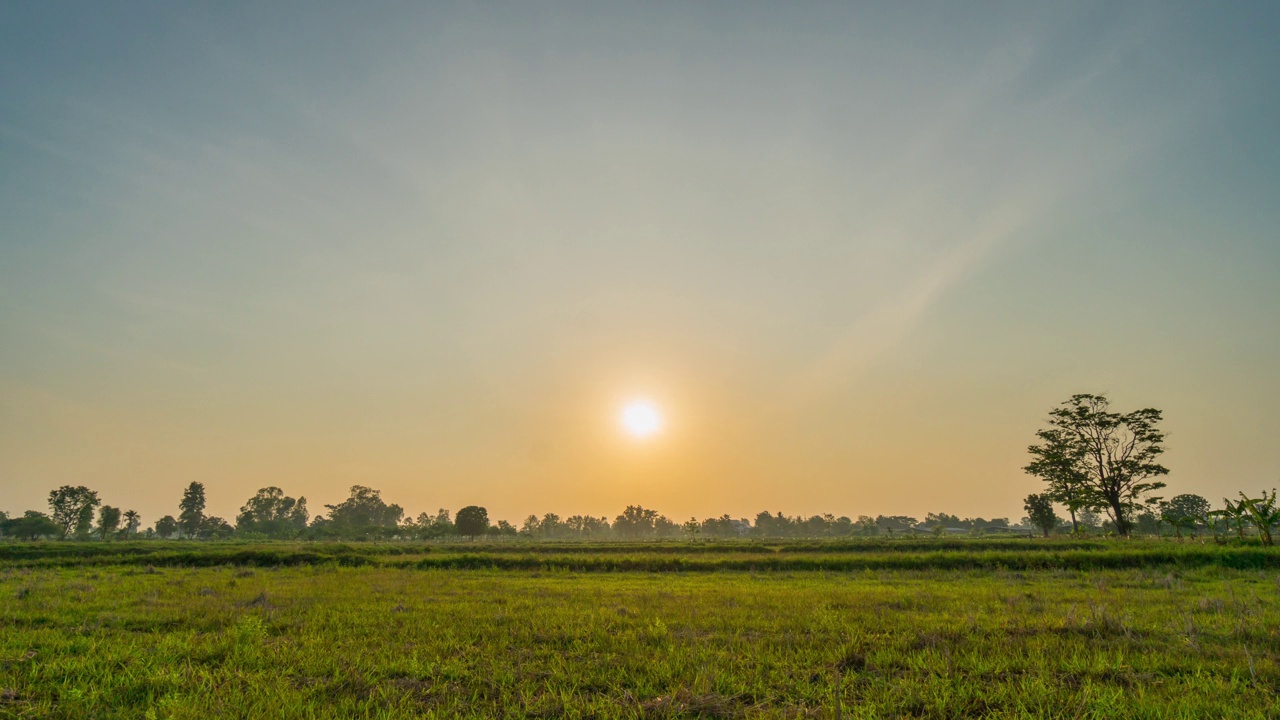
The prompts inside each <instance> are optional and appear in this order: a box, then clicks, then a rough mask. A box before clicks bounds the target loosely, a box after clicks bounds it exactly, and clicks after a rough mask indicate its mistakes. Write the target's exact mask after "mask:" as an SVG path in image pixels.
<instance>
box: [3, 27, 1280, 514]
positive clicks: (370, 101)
mask: <svg viewBox="0 0 1280 720" xmlns="http://www.w3.org/2000/svg"><path fill="white" fill-rule="evenodd" d="M1277 36H1280V4H1276V3H1274V2H1233V3H1199V2H1186V3H1177V2H1158V3H1141V2H1132V3H1101V2H1100V3H1087V2H1078V3H1077V2H1072V3H1061V2H1042V3H1037V2H1009V3H994V2H980V3H948V2H939V3H924V2H922V3H892V2H885V3H846V2H840V3H831V4H826V3H818V2H812V3H808V2H807V3H759V4H756V3H742V2H706V3H675V2H672V3H667V2H656V3H610V2H601V3H560V2H547V3H513V4H498V3H486V4H471V3H462V4H457V5H453V4H450V3H446V2H441V3H412V2H409V3H383V2H372V3H359V4H353V3H345V2H334V3H323V2H303V3H287V2H278V3H259V2H240V3H237V2H212V3H158V2H157V3H149V2H129V3H70V2H51V3H2V4H0V509H2V510H8V511H9V512H11V513H13V512H21V511H23V510H26V509H46V499H47V496H48V493H49V491H50V490H51V489H53V488H55V487H57V486H59V485H64V484H72V485H81V484H83V485H87V486H89V487H91V488H94V489H96V490H98V491H99V493H100V495H101V497H102V500H103V501H104V502H106V503H108V504H112V505H116V506H119V507H124V508H133V509H136V510H138V511H139V512H141V513H142V514H143V520H144V522H145V523H147V524H150V523H151V522H154V520H155V519H156V518H158V517H159V516H160V515H162V514H168V513H175V512H176V511H177V503H178V501H179V499H180V497H181V493H182V489H183V487H185V486H186V485H187V484H188V483H190V482H192V481H199V482H203V483H204V484H205V485H206V487H207V493H208V498H209V505H208V512H210V513H212V514H217V515H221V516H223V517H226V518H228V519H231V518H234V516H235V514H236V512H237V510H238V508H239V507H240V506H241V505H242V504H243V503H244V501H245V499H247V498H248V497H250V496H251V495H252V494H253V493H254V492H255V491H256V490H257V489H258V488H261V487H264V486H271V485H274V486H279V487H281V488H283V489H284V490H285V492H286V493H288V494H289V495H293V496H297V495H304V496H305V497H307V499H308V502H309V504H310V507H311V509H312V511H313V512H315V511H323V507H322V506H323V505H324V504H326V503H330V504H332V503H336V502H339V501H340V500H342V499H343V498H344V497H345V496H346V491H347V488H348V487H350V486H351V485H354V484H363V485H368V486H371V487H374V488H377V489H380V490H381V491H382V494H383V497H384V498H385V499H386V500H388V501H389V502H395V503H398V504H400V505H402V506H403V507H404V508H405V509H406V510H407V511H408V512H409V513H410V514H417V513H419V512H422V511H428V512H432V513H434V512H435V510H436V509H437V508H447V509H451V510H455V511H456V510H457V509H458V508H459V507H462V506H464V505H470V504H479V505H483V506H485V507H487V508H488V509H489V512H490V517H492V518H494V519H497V518H505V519H509V520H512V521H519V520H520V519H521V518H523V517H524V516H526V515H528V514H530V513H536V514H539V515H540V514H543V513H546V512H556V513H558V514H560V515H561V516H568V515H573V514H589V515H596V516H600V515H607V516H609V517H613V516H614V515H616V514H618V513H619V512H620V511H621V510H622V509H623V507H624V506H626V505H628V504H642V505H645V506H646V507H651V508H654V509H656V510H658V511H660V512H662V513H664V514H666V515H668V516H669V517H672V518H674V519H678V520H682V519H684V518H687V517H690V516H697V517H699V518H704V517H709V516H719V515H721V514H724V513H729V514H731V515H733V516H735V517H740V516H754V515H755V513H757V512H759V511H761V510H770V511H782V512H785V513H787V514H789V515H794V514H805V515H809V514H815V513H826V512H830V513H834V514H836V515H848V516H851V517H856V516H857V515H862V514H867V515H877V514H882V513H883V514H909V515H915V516H918V517H923V516H924V515H925V514H926V513H928V512H948V513H952V514H958V515H961V516H982V517H993V516H1005V517H1010V518H1013V519H1015V520H1016V519H1017V518H1019V517H1021V516H1022V515H1023V514H1024V513H1023V511H1022V498H1023V497H1024V496H1025V495H1026V494H1028V493H1030V492H1036V491H1038V490H1039V488H1040V487H1041V484H1040V483H1039V482H1038V481H1037V480H1035V479H1034V478H1031V477H1028V476H1027V475H1025V474H1024V473H1023V472H1022V470H1021V468H1022V466H1023V465H1025V464H1026V462H1027V461H1028V456H1027V453H1026V448H1027V446H1028V445H1029V444H1031V443H1032V442H1034V440H1035V437H1034V433H1035V431H1036V430H1037V429H1038V428H1040V427H1042V426H1043V425H1044V420H1045V418H1046V416H1047V413H1048V411H1049V410H1050V409H1051V408H1052V407H1054V406H1055V405H1056V404H1058V403H1060V402H1062V401H1064V400H1066V399H1067V398H1068V397H1069V396H1070V395H1072V394H1074V393H1084V392H1089V393H1107V394H1108V396H1109V397H1110V398H1111V400H1112V403H1113V407H1114V408H1116V409H1119V410H1122V411H1126V410H1132V409H1137V408H1141V407H1156V408H1159V409H1161V410H1162V411H1163V412H1164V418H1165V419H1164V423H1163V426H1164V428H1165V429H1166V430H1167V431H1168V433H1169V436H1168V442H1167V447H1168V451H1167V452H1166V454H1165V455H1164V461H1165V464H1166V465H1167V466H1168V467H1169V468H1170V471H1171V472H1170V474H1169V476H1168V477H1167V478H1165V479H1166V480H1167V482H1168V484H1169V488H1168V490H1167V491H1166V492H1165V495H1166V496H1169V495H1173V494H1178V493H1183V492H1194V493H1198V494H1202V495H1205V496H1206V497H1208V498H1210V499H1212V500H1214V501H1215V502H1216V501H1217V500H1218V499H1219V498H1221V497H1223V496H1235V494H1236V493H1237V492H1238V491H1240V490H1246V491H1249V492H1256V491H1258V490H1261V489H1262V488H1270V487H1273V486H1275V485H1276V484H1277V482H1280V321H1277V319H1276V315H1277V310H1280V233H1278V232H1277V228H1278V227H1280V132H1277V131H1278V130H1280V121H1278V120H1277V118H1280V83H1277V82H1276V78H1277V77H1278V76H1280V43H1276V42H1275V38H1276V37H1277ZM636 398H644V399H647V400H648V401H649V402H651V403H652V404H653V405H654V406H655V407H656V408H657V409H658V411H659V412H660V413H661V416H662V423H663V426H662V429H661V431H660V432H658V433H656V434H654V435H652V436H650V437H647V438H635V437H632V436H629V435H628V434H627V433H625V432H623V431H622V429H621V428H620V425H619V416H620V413H622V409H623V407H624V406H625V405H626V403H627V402H629V401H631V400H633V399H636Z"/></svg>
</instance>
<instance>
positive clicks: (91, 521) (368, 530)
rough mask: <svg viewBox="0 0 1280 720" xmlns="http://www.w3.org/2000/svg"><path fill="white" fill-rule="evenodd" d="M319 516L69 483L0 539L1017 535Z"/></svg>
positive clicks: (868, 524)
mask: <svg viewBox="0 0 1280 720" xmlns="http://www.w3.org/2000/svg"><path fill="white" fill-rule="evenodd" d="M324 508H325V511H326V512H325V513H323V514H320V515H316V516H314V517H312V516H311V515H310V513H309V511H308V509H307V499H306V498H305V497H298V498H293V497H290V496H288V495H286V494H285V492H284V491H283V490H282V489H280V488H278V487H265V488H262V489H261V490H259V491H258V492H257V493H256V494H254V496H253V497H251V498H249V499H248V500H247V501H246V502H245V504H244V506H243V507H241V508H240V512H239V514H238V515H236V517H235V521H234V523H232V522H228V521H227V520H225V519H223V518H221V517H217V516H214V515H208V514H206V513H205V487H204V485H203V484H202V483H199V482H193V483H191V484H190V485H188V486H187V488H186V489H185V490H184V491H183V493H182V498H181V499H180V501H179V502H178V513H177V514H176V516H175V515H165V516H164V517H161V518H160V519H158V520H156V521H155V523H154V525H153V526H151V527H148V528H143V527H142V522H141V517H140V516H139V515H138V513H136V512H134V511H133V510H126V511H123V512H122V511H121V510H120V509H119V508H117V507H113V506H111V505H106V504H103V503H102V502H101V500H100V498H99V495H98V493H97V491H95V490H91V489H89V488H87V487H84V486H71V485H64V486H62V487H60V488H58V489H56V490H53V491H51V492H50V493H49V512H48V513H44V512H38V511H34V510H29V511H27V512H26V513H24V514H23V515H21V516H18V517H14V518H10V517H8V516H7V515H6V514H4V513H2V512H0V536H5V537H10V538H16V539H26V540H36V539H60V540H66V539H71V540H117V539H131V538H160V539H199V540H220V539H228V538H232V537H239V538H247V539H257V538H262V539H276V538H279V539H315V540H323V539H385V540H392V539H405V540H432V539H441V538H451V537H456V538H477V537H498V538H525V539H531V540H575V539H583V540H591V539H595V540H607V539H621V540H631V539H634V540H639V539H654V538H696V537H705V538H735V537H778V538H788V537H791V538H822V537H857V536H863V537H866V536H876V535H894V534H895V533H896V534H918V533H922V532H929V531H931V528H935V527H942V526H945V527H947V528H949V529H951V530H955V529H957V528H959V529H964V530H966V531H973V532H1008V531H1011V530H1014V529H1017V528H1018V526H1016V525H1011V524H1010V523H1009V520H1008V518H993V519H991V520H986V519H983V518H964V519H961V518H959V517H958V516H955V515H948V514H946V513H930V514H929V515H928V516H926V518H925V520H924V521H920V520H917V519H916V518H914V517H908V516H905V515H891V516H887V515H878V516H875V517H871V516H868V515H862V516H859V517H858V518H856V519H853V518H849V517H847V516H840V517H836V516H835V515H832V514H823V515H812V516H809V517H804V516H799V515H797V516H788V515H785V514H783V513H781V512H776V513H770V512H760V513H758V514H757V515H756V516H755V517H754V518H745V517H744V518H734V517H731V516H729V515H722V516H720V517H714V518H706V519H703V520H699V519H697V518H690V519H689V520H686V521H684V522H677V521H674V520H671V519H670V518H668V517H667V516H665V515H663V514H661V513H659V512H657V511H656V510H652V509H650V508H646V507H643V506H641V505H628V506H627V507H626V508H625V509H624V510H623V511H622V512H621V513H620V514H618V515H617V516H615V517H614V518H613V519H612V520H610V519H609V517H607V516H601V517H595V516H590V515H570V516H568V517H561V516H560V515H558V514H556V513H546V514H544V515H542V516H541V517H539V516H537V515H529V516H528V517H526V518H525V519H524V521H523V522H522V523H521V524H520V525H519V526H518V527H517V526H515V525H513V524H511V523H509V522H507V521H506V520H498V521H496V522H491V521H490V519H489V514H488V511H487V510H486V509H485V508H483V507H480V506H477V505H471V506H467V507H464V508H462V509H461V510H459V511H458V512H457V514H456V515H451V513H450V512H449V511H448V510H446V509H443V508H442V509H440V510H438V511H436V512H435V513H434V514H432V513H425V512H424V513H420V514H419V515H418V516H417V517H407V516H406V514H405V511H404V508H402V507H401V506H399V505H396V504H394V503H388V502H386V501H385V500H383V499H382V493H381V492H380V491H378V490H375V489H373V488H369V487H365V486H363V485H354V486H352V487H351V490H350V494H349V496H348V497H347V499H346V500H343V501H342V502H340V503H338V504H336V505H325V506H324Z"/></svg>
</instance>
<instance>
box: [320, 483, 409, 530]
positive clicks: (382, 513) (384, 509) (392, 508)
mask: <svg viewBox="0 0 1280 720" xmlns="http://www.w3.org/2000/svg"><path fill="white" fill-rule="evenodd" d="M325 507H326V508H328V509H329V523H330V524H331V525H332V527H333V529H334V530H336V531H337V532H338V533H339V534H343V535H348V536H365V537H367V536H369V535H377V534H386V531H388V530H390V531H394V530H395V528H396V527H398V526H399V525H400V519H401V518H403V517H404V508H402V507H400V506H399V505H388V504H387V503H386V502H383V500H382V493H380V492H379V491H377V490H374V489H372V488H367V487H365V486H363V485H352V486H351V496H350V497H348V498H347V499H346V500H343V501H342V502H341V503H338V504H337V505H325ZM379 531H382V532H381V533H380V532H379Z"/></svg>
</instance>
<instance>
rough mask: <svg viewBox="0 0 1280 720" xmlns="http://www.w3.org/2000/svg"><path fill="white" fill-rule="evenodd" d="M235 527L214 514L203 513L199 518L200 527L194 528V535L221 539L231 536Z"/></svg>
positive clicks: (209, 538) (202, 538)
mask: <svg viewBox="0 0 1280 720" xmlns="http://www.w3.org/2000/svg"><path fill="white" fill-rule="evenodd" d="M234 532H235V528H233V527H231V524H230V523H228V522H227V521H226V520H223V519H222V518H220V517H217V516H216V515H205V516H204V517H202V518H200V527H199V528H197V529H196V537H198V538H200V539H201V540H222V539H224V538H229V537H231V534H232V533H234Z"/></svg>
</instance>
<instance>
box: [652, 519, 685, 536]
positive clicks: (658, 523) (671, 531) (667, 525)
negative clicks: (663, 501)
mask: <svg viewBox="0 0 1280 720" xmlns="http://www.w3.org/2000/svg"><path fill="white" fill-rule="evenodd" d="M653 534H654V535H656V536H657V537H660V538H673V537H678V536H679V535H680V525H679V524H678V523H676V522H673V521H672V520H671V519H670V518H668V517H667V516H666V515H659V516H658V517H656V518H654V519H653Z"/></svg>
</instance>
